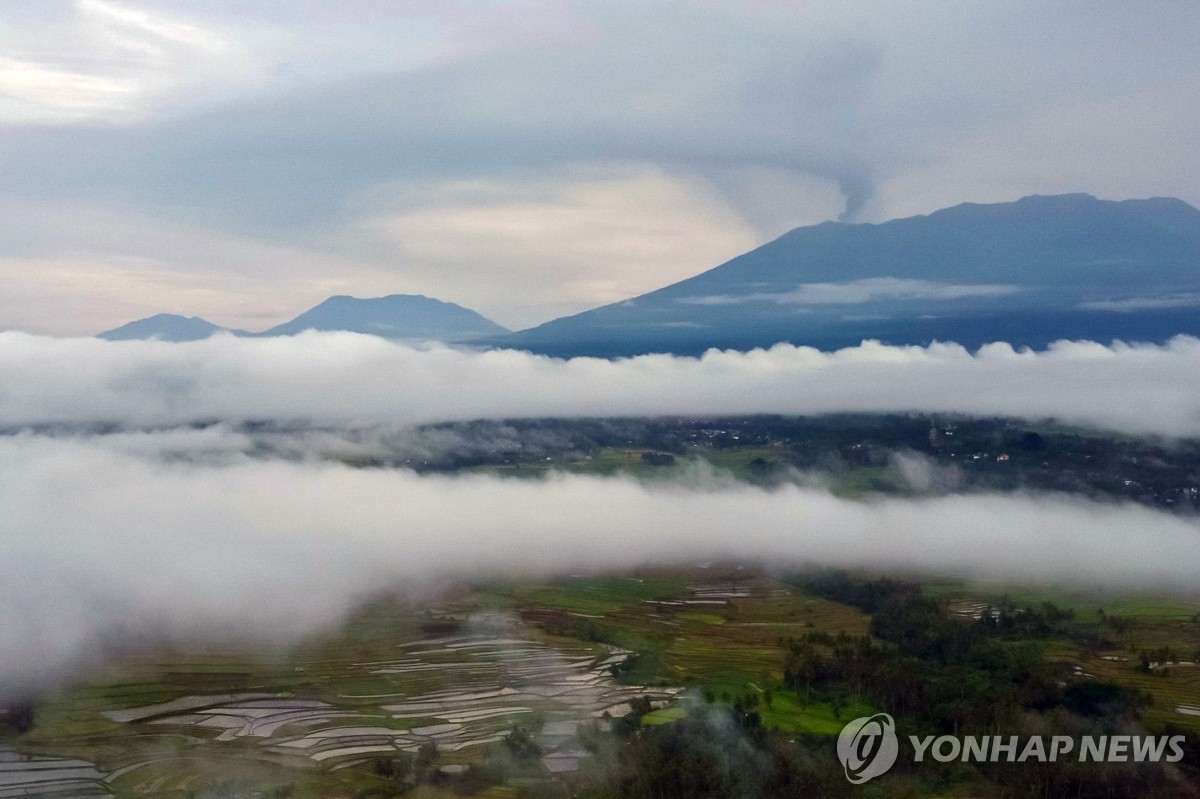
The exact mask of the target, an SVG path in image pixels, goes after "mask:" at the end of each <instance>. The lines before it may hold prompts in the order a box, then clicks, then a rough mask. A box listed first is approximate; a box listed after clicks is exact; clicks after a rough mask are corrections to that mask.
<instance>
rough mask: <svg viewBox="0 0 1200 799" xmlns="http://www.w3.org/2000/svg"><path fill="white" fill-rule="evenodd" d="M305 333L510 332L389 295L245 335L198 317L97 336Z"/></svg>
mask: <svg viewBox="0 0 1200 799" xmlns="http://www.w3.org/2000/svg"><path fill="white" fill-rule="evenodd" d="M305 330H324V331H334V330H343V331H350V332H354V333H369V334H371V335H376V336H381V337H383V338H389V339H400V340H409V341H443V342H458V341H465V340H468V339H477V338H482V337H485V336H499V335H505V334H507V333H508V332H509V331H508V330H507V329H506V328H503V327H501V326H500V325H498V324H496V323H495V322H493V321H491V320H490V319H488V318H486V317H484V316H482V315H480V314H478V313H476V312H475V311H472V310H470V309H468V308H464V307H462V306H461V305H455V304H454V303H451V302H442V301H441V300H435V299H432V298H430V297H425V296H423V295H420V294H392V295H389V296H386V297H370V298H365V299H360V298H357V297H348V296H345V295H338V296H336V297H330V298H329V299H327V300H325V301H324V302H322V303H320V304H319V305H316V306H315V307H313V308H310V309H309V310H307V311H305V312H304V313H302V314H300V315H299V316H297V317H296V318H295V319H292V320H291V321H290V322H285V323H284V324H281V325H276V326H275V327H272V328H270V329H269V330H264V331H263V332H261V333H248V332H246V331H244V330H232V329H229V328H224V327H221V326H220V325H215V324H213V323H212V322H209V321H207V320H204V319H201V318H199V317H195V316H193V317H184V316H177V315H175V314H158V315H156V316H151V317H148V318H146V319H139V320H137V321H136V322H130V323H129V324H126V325H122V326H121V327H118V328H114V329H113V330H107V331H105V332H103V333H100V334H98V337H99V338H103V339H108V340H110V341H121V340H130V339H158V340H161V341H197V340H200V339H206V338H208V337H209V336H212V335H215V334H216V333H221V332H228V333H232V334H234V335H237V336H292V335H295V334H297V333H303V332H304V331H305Z"/></svg>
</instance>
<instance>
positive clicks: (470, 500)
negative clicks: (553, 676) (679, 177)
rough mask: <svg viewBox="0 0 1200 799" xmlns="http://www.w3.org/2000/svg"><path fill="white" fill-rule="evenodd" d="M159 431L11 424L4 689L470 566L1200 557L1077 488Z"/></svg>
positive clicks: (951, 563) (1078, 578) (306, 618)
mask: <svg viewBox="0 0 1200 799" xmlns="http://www.w3.org/2000/svg"><path fill="white" fill-rule="evenodd" d="M165 441H166V439H162V440H158V439H156V438H155V436H150V438H148V439H147V440H146V442H145V446H144V447H143V448H142V451H141V452H133V451H131V450H130V449H129V448H128V446H126V445H122V446H116V447H114V446H110V445H109V444H108V443H106V441H105V440H104V439H94V440H81V439H51V438H47V437H43V436H35V435H21V436H10V437H6V438H3V439H0V507H3V508H4V513H3V514H2V515H0V692H3V691H12V690H16V689H18V688H20V687H22V686H31V685H36V684H37V683H38V682H40V681H44V680H46V679H49V678H53V677H56V676H61V675H64V674H67V673H69V672H70V671H71V670H72V669H73V668H77V667H79V666H80V665H81V664H85V663H87V662H88V661H89V660H90V659H91V658H93V657H98V656H99V655H100V653H101V652H102V650H103V648H104V646H105V645H106V644H112V643H114V642H120V641H122V640H126V638H127V636H132V635H137V636H141V637H144V636H147V635H149V636H155V635H162V636H165V637H167V638H175V639H178V640H187V641H192V642H194V641H197V640H204V639H205V638H206V637H208V636H220V637H224V636H229V635H234V636H242V637H245V638H246V639H247V640H250V641H260V642H261V641H287V640H289V639H291V638H293V637H295V636H297V635H300V634H303V633H305V632H309V631H312V630H314V629H316V628H318V627H320V626H321V625H325V624H329V623H333V622H335V621H336V620H337V619H338V618H340V617H341V615H342V614H343V613H345V612H346V611H347V610H348V609H349V608H350V607H352V606H353V604H354V603H355V602H357V601H358V600H360V599H362V598H363V597H364V596H366V595H367V594H369V593H370V592H374V591H379V590H395V589H399V590H408V591H420V590H423V589H425V588H427V587H429V586H430V584H431V583H433V582H435V581H437V580H439V579H442V578H453V577H455V576H459V575H485V576H486V575H501V576H523V577H530V576H538V575H544V574H550V573H555V572H563V571H567V570H574V569H576V568H605V567H622V566H630V565H636V564H640V563H645V562H653V561H659V562H662V561H668V562H678V561H680V560H681V559H682V560H683V561H684V562H698V561H702V560H706V559H710V558H720V557H731V558H737V559H748V560H761V561H765V562H770V563H773V564H778V565H784V564H788V563H797V564H799V563H803V562H816V563H823V564H829V565H835V566H850V567H855V566H864V567H876V566H877V567H888V568H912V569H921V570H939V571H952V572H954V573H956V574H959V575H973V576H979V577H1000V578H1007V579H1022V580H1035V581H1036V580H1052V581H1055V582H1056V583H1060V584H1061V583H1079V584H1095V585H1102V586H1113V587H1142V586H1146V585H1154V586H1156V587H1157V588H1159V589H1161V590H1190V589H1192V588H1194V580H1195V573H1194V564H1195V563H1197V562H1200V525H1198V524H1197V522H1196V521H1195V520H1193V519H1187V518H1182V517H1179V516H1174V515H1167V514H1163V513H1160V512H1156V511H1151V510H1147V509H1144V508H1139V507H1132V506H1114V505H1097V504H1091V503H1086V502H1083V501H1076V500H1071V499H1068V498H1062V497H1038V496H1027V495H1010V496H1004V497H1001V496H994V495H969V496H946V497H938V498H927V499H921V500H896V499H886V500H883V499H881V500H875V501H865V502H864V501H850V500H845V499H839V498H836V497H834V496H832V495H830V494H828V493H827V492H824V491H822V490H819V489H813V488H805V487H798V486H785V487H782V488H779V489H776V490H772V491H765V490H762V489H758V488H753V487H750V486H747V485H741V484H736V483H733V482H731V481H722V480H719V479H713V478H712V477H711V476H708V477H706V476H704V475H698V476H697V477H696V479H694V480H693V481H692V482H691V483H689V484H661V483H659V484H653V485H651V484H642V483H638V482H635V481H633V480H631V479H614V478H596V477H579V476H562V475H560V476H553V477H550V478H548V479H546V480H511V479H508V480H506V479H500V478H496V477H489V476H480V475H474V476H459V477H447V476H435V477H421V476H418V475H416V474H414V473H412V472H408V471H387V470H360V469H352V468H348V467H345V466H341V465H336V464H330V463H320V464H318V463H296V462H283V461H262V460H251V459H249V458H233V459H231V460H228V461H226V462H224V463H222V464H219V465H212V464H197V463H191V462H178V461H177V462H164V461H163V460H162V458H161V457H159V455H160V453H161V452H162V451H164V450H166V449H169V448H170V447H169V446H168V445H167V444H165V443H164V442H165ZM126 444H127V442H126Z"/></svg>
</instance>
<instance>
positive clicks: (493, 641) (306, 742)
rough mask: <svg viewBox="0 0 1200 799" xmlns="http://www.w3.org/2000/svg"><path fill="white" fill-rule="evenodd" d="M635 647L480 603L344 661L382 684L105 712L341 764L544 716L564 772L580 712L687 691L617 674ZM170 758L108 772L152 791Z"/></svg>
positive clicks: (205, 746) (573, 752) (624, 709)
mask: <svg viewBox="0 0 1200 799" xmlns="http://www.w3.org/2000/svg"><path fill="white" fill-rule="evenodd" d="M628 657H629V653H628V652H625V651H622V650H617V649H613V648H611V647H607V648H603V651H601V652H599V653H598V652H597V648H596V647H594V646H589V645H586V644H582V643H580V644H579V645H577V646H571V645H570V644H562V645H560V646H553V645H550V644H548V643H544V642H542V641H537V640H531V639H530V638H529V637H528V631H527V630H526V629H525V628H522V627H521V626H520V624H519V622H517V620H516V619H515V618H514V617H512V616H508V615H503V614H484V615H482V616H475V617H472V618H469V619H468V620H467V622H466V623H465V624H463V625H462V626H461V628H460V630H459V631H457V632H456V633H454V634H441V635H436V636H430V637H424V638H417V639H415V640H411V641H406V642H403V643H400V644H398V645H397V646H396V647H395V656H394V657H391V658H386V659H378V660H370V661H363V662H355V663H353V664H351V665H350V666H349V667H348V669H347V670H346V674H345V676H346V678H347V679H346V682H347V683H348V684H351V685H353V684H361V682H360V681H361V678H363V677H367V678H369V681H370V684H371V685H376V686H379V688H380V690H378V691H377V692H372V693H369V694H363V693H361V692H351V691H349V690H347V689H342V691H341V692H340V693H337V694H336V696H333V695H330V694H326V695H324V696H323V697H322V698H321V699H316V698H300V697H296V696H291V695H282V694H275V693H269V692H260V693H238V694H221V695H211V694H210V695H195V696H184V697H178V698H175V699H172V700H170V701H167V702H161V703H157V704H151V705H145V706H142V707H134V708H127V709H122V710H113V711H108V712H106V713H105V714H104V715H105V716H106V717H107V718H108V719H109V720H111V721H114V722H118V723H120V724H122V725H130V726H131V727H135V728H137V730H138V732H139V736H138V737H139V738H141V739H143V740H144V739H145V737H146V736H150V735H156V734H161V735H162V736H164V738H165V737H166V736H176V737H177V736H178V735H179V734H180V733H181V732H183V733H187V734H188V736H189V737H190V738H191V747H192V748H193V749H194V750H196V751H199V750H204V751H206V752H208V751H214V750H217V749H219V748H220V747H222V746H224V745H226V744H233V743H235V742H236V744H240V745H242V746H244V745H245V744H246V743H253V744H254V745H255V748H256V750H257V753H258V756H261V757H262V759H264V760H268V761H270V762H272V763H277V764H289V765H292V766H295V767H299V768H306V767H307V768H312V767H315V766H319V767H322V768H329V769H335V770H336V769H341V768H349V767H352V766H355V765H358V764H362V763H364V762H366V761H369V760H371V759H373V758H378V757H387V755H388V754H393V755H395V754H397V753H399V752H409V753H413V752H417V751H418V750H419V749H420V748H421V747H422V746H423V745H426V744H429V743H433V744H436V745H437V748H438V751H440V752H443V753H453V752H459V751H462V750H467V749H471V748H473V747H480V746H484V745H487V744H494V743H497V742H499V741H501V740H503V738H504V736H505V735H506V734H507V733H508V732H509V731H510V730H511V729H512V728H513V727H514V726H516V725H519V724H522V723H525V722H531V721H534V720H536V722H537V724H538V725H539V727H540V733H539V735H540V739H539V741H538V742H539V744H540V746H541V748H542V750H543V753H544V760H543V763H544V764H545V766H546V768H547V769H548V770H549V771H551V772H552V773H561V772H569V771H574V770H575V769H576V768H577V767H578V761H579V758H581V757H583V756H584V752H582V751H580V748H579V746H578V743H577V740H576V733H577V729H578V727H579V725H580V724H582V723H592V722H599V723H601V724H604V723H606V722H605V719H606V717H608V718H617V717H620V716H624V715H625V714H627V713H629V712H630V702H631V701H632V700H634V699H637V698H639V697H646V698H648V699H649V700H650V702H651V704H652V705H653V706H655V707H661V706H663V705H665V704H667V703H668V702H670V701H671V700H672V699H674V698H675V697H676V696H677V694H678V693H679V691H680V689H677V688H653V689H648V688H642V687H638V686H628V685H621V684H619V683H617V682H616V681H615V680H614V679H613V677H612V674H611V669H612V667H613V666H614V665H615V664H619V663H621V662H623V661H624V660H625V659H626V658H628ZM334 687H335V689H336V686H334ZM238 751H239V752H245V750H244V749H241V748H239V750H238ZM251 756H253V755H251ZM163 766H164V764H163V762H162V760H161V759H137V758H131V762H128V763H125V764H122V765H120V766H119V767H118V768H116V769H114V771H113V773H112V774H111V775H110V779H111V780H114V781H115V780H120V785H121V786H123V787H125V788H127V789H132V790H133V791H134V792H145V791H146V790H147V789H149V788H150V787H152V786H150V784H149V782H150V781H152V780H151V775H155V776H154V778H153V779H158V777H159V776H161V774H162V770H163ZM450 768H454V766H450ZM143 775H144V776H143ZM143 783H146V784H145V785H143ZM0 799H3V795H0Z"/></svg>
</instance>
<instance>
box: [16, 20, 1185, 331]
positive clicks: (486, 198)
mask: <svg viewBox="0 0 1200 799" xmlns="http://www.w3.org/2000/svg"><path fill="white" fill-rule="evenodd" d="M1198 40H1200V4H1197V3H1195V2H1194V0H1179V1H1178V2H1169V1H1167V0H1163V1H1161V2H1159V1H1157V0H1147V1H1146V2H1140V3H1127V2H1086V3H1084V2H1054V3H1046V2H1036V3H1035V2H995V3H977V2H966V1H965V0H953V1H950V0H947V2H931V1H930V0H922V2H903V1H901V0H896V1H894V2H888V3H875V4H871V3H849V2H845V0H830V2H810V1H809V0H744V2H738V1H737V0H691V1H685V0H653V1H650V0H620V1H613V2H596V1H594V2H572V1H571V0H465V1H462V2H455V0H437V2H434V1H433V0H407V1H406V2H385V1H384V0H345V1H344V2H338V3H333V2H325V1H323V0H289V2H286V3H285V2H275V1H272V0H239V2H226V1H225V0H221V1H220V2H217V1H216V0H210V1H209V2H203V3H201V2H184V0H154V2H150V0H6V2H5V3H4V4H3V7H2V9H0V281H2V284H3V286H4V290H3V291H2V292H0V329H2V328H18V329H23V330H28V331H32V332H43V333H54V334H90V333H94V332H96V331H99V330H102V329H105V328H108V327H112V326H115V325H117V324H120V323H123V322H125V321H128V320H130V319H132V318H137V317H141V316H147V315H150V314H152V313H156V312H159V311H169V312H176V313H185V314H189V315H191V314H199V315H202V316H205V317H207V318H209V319H211V320H212V321H214V322H217V323H221V324H227V325H232V326H237V327H246V328H252V329H261V328H265V327H267V326H269V325H272V324H275V323H277V322H280V321H283V320H285V319H287V318H290V317H292V316H294V315H295V314H296V313H298V312H299V311H300V310H303V309H304V308H306V307H308V306H310V305H313V304H315V303H316V302H318V301H320V300H321V299H323V298H325V297H326V296H328V295H331V294H336V293H347V294H354V295H358V296H373V295H380V294H387V293H424V294H428V295H431V296H435V297H438V298H440V299H445V300H450V301H454V302H458V303H461V304H463V305H467V306H469V307H473V308H476V309H477V310H480V311H481V312H483V313H485V314H486V315H489V316H491V317H492V318H494V319H495V320H496V321H498V322H500V323H501V324H505V325H507V326H510V327H523V326H528V325H531V324H534V323H538V322H541V321H545V320H546V319H549V318H552V317H554V316H558V315H562V314H564V313H568V312H574V311H579V310H583V309H586V308H588V307H593V306H595V305H599V304H602V303H606V302H611V301H614V300H619V299H622V298H625V297H627V296H630V295H633V294H637V293H640V292H643V291H646V290H649V289H652V288H656V287H658V286H661V285H664V284H667V283H670V282H673V281H675V280H678V279H680V278H683V277H686V276H689V275H691V274H694V273H696V272H699V271H701V270H703V269H706V268H709V267H711V266H714V265H716V264H718V263H720V262H722V261H724V260H726V259H727V258H729V257H731V256H733V255H736V254H738V253H740V252H742V251H745V250H747V249H750V248H751V247H753V246H755V245H757V244H760V243H762V242H764V241H766V240H768V239H770V238H773V237H774V236H777V235H779V234H780V233H782V232H784V231H786V230H788V229H790V228H792V227H795V226H798V225H803V224H811V223H816V222H821V221H824V220H828V219H834V218H838V217H839V216H843V215H844V216H845V217H846V218H848V219H852V220H859V221H878V220H882V219H888V218H893V217H897V216H904V215H910V214H914V213H924V212H928V211H931V210H935V209H937V208H939V207H944V206H946V205H952V204H955V203H958V202H963V201H1001V200H1010V199H1015V198H1017V197H1019V196H1022V195H1024V194H1030V193H1056V192H1065V191H1087V192H1091V193H1094V194H1097V195H1099V196H1102V197H1108V198H1126V197H1145V196H1152V195H1173V196H1177V197H1181V198H1183V199H1185V200H1187V201H1189V202H1191V203H1193V204H1200V151H1198V148H1197V147H1196V146H1195V143H1196V142H1197V141H1200V58H1197V57H1196V54H1195V53H1196V42H1197V41H1198Z"/></svg>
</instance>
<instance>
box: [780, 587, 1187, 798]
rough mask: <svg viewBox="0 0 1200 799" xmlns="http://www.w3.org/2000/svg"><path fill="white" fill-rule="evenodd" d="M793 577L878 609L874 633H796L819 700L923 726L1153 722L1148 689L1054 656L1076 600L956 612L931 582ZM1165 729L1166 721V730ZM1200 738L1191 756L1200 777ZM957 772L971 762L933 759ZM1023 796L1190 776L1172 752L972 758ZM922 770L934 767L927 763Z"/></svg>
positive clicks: (1122, 727)
mask: <svg viewBox="0 0 1200 799" xmlns="http://www.w3.org/2000/svg"><path fill="white" fill-rule="evenodd" d="M791 581H792V582H793V583H794V584H795V585H797V586H799V587H802V588H804V590H807V591H810V592H813V593H817V594H820V595H823V596H826V597H827V598H830V599H835V600H836V601H839V602H844V603H847V604H851V605H854V606H856V607H859V608H861V609H862V610H864V611H865V612H867V613H869V614H870V615H871V626H870V631H871V635H870V636H869V637H868V636H862V637H852V636H847V635H840V636H829V635H827V634H820V633H816V634H810V635H808V636H806V637H805V638H803V639H801V640H790V641H787V642H786V645H787V654H786V658H785V663H784V674H785V677H784V679H785V682H786V683H787V685H788V687H789V688H791V689H793V690H796V691H798V692H800V693H802V694H806V695H808V696H810V697H811V698H813V699H821V700H825V701H828V700H830V699H831V698H832V697H835V696H837V695H839V694H840V695H843V696H849V697H850V698H852V699H855V700H858V701H866V702H868V703H869V704H872V705H874V706H876V707H880V708H883V709H886V710H887V711H888V712H890V713H892V714H893V715H895V716H896V718H898V719H903V721H904V724H905V725H906V728H908V729H910V730H912V734H918V735H925V734H956V735H1019V736H1025V735H1035V734H1036V735H1044V736H1050V735H1067V736H1071V737H1073V738H1078V737H1079V736H1082V735H1112V734H1121V733H1124V734H1129V733H1135V734H1136V733H1145V730H1144V729H1143V728H1142V726H1141V724H1140V721H1139V719H1138V711H1139V709H1141V708H1143V707H1145V706H1146V705H1147V704H1148V703H1149V701H1150V698H1149V696H1148V695H1146V694H1143V693H1141V692H1138V691H1134V690H1130V689H1127V688H1124V687H1121V686H1118V685H1112V684H1108V683H1103V682H1098V681H1095V680H1090V679H1077V678H1073V677H1072V676H1071V675H1070V674H1069V673H1067V671H1066V669H1065V667H1064V666H1062V665H1060V664H1055V663H1051V662H1049V661H1047V660H1046V658H1045V656H1044V648H1045V643H1046V642H1047V641H1048V640H1050V639H1051V638H1054V637H1060V636H1063V635H1066V634H1067V633H1068V629H1069V628H1068V627H1067V625H1068V624H1069V622H1070V621H1071V619H1072V614H1071V613H1070V612H1069V611H1064V610H1062V609H1060V608H1058V607H1056V606H1054V605H1052V604H1045V605H1042V606H1041V607H1039V608H1024V609H1016V608H1013V607H1011V606H1009V605H1007V604H1006V603H1005V604H1002V605H1001V606H999V607H994V608H993V607H985V608H983V609H982V611H981V612H980V613H979V615H978V618H977V619H970V618H962V617H955V616H954V615H952V614H950V613H948V612H947V611H946V609H945V608H944V607H943V606H942V604H941V603H940V602H938V601H937V600H935V599H933V598H930V597H928V596H926V595H924V594H922V592H921V591H920V588H919V586H916V585H913V584H909V583H904V582H900V581H895V580H887V579H881V580H854V579H852V578H850V577H848V576H847V575H845V574H840V573H832V572H817V573H809V574H801V575H796V576H794V577H793V578H791ZM1162 733H1163V731H1159V734H1162ZM1196 755H1197V753H1196V751H1195V748H1194V747H1193V750H1192V751H1190V752H1189V753H1188V755H1187V757H1185V760H1184V762H1183V763H1182V764H1181V768H1183V769H1184V770H1185V771H1186V772H1187V773H1189V774H1190V778H1191V779H1193V780H1194V779H1195V776H1196V771H1195V770H1196V769H1197V768H1200V758H1197V756H1196ZM922 765H923V766H924V767H925V768H924V769H923V772H922V773H924V774H925V777H928V772H929V771H933V772H935V773H936V772H942V773H949V772H953V771H954V770H956V769H959V770H961V769H963V768H965V767H964V766H963V765H962V764H951V765H948V766H945V767H941V766H938V765H935V764H922ZM971 768H973V769H975V770H977V771H978V772H979V773H980V774H981V775H982V776H983V777H984V778H986V779H987V780H989V781H991V782H994V783H996V784H998V785H1000V786H1002V787H1003V788H1004V789H1005V790H1006V791H1009V792H1011V795H1015V796H1079V797H1088V796H1135V795H1140V796H1175V795H1189V794H1187V793H1186V792H1184V793H1180V791H1181V786H1184V785H1186V783H1185V782H1181V778H1180V777H1179V775H1178V774H1177V773H1176V772H1175V770H1174V769H1175V767H1173V766H1168V765H1166V764H1161V763H1130V764H1121V763H1106V764H1102V765H1097V764H1095V763H1090V764H1079V763H1068V762H1061V763H1024V764H1009V763H995V764H983V765H979V766H972V767H971ZM915 776H918V777H920V776H922V774H921V773H918V774H916V775H915Z"/></svg>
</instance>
